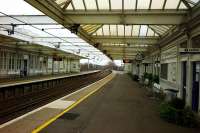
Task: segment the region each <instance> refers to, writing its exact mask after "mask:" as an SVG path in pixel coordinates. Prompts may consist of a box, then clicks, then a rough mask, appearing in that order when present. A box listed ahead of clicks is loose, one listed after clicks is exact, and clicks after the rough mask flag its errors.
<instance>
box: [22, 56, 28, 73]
mask: <svg viewBox="0 0 200 133" xmlns="http://www.w3.org/2000/svg"><path fill="white" fill-rule="evenodd" d="M27 67H28V61H27V60H26V59H25V60H24V72H23V74H24V76H25V77H26V76H27V70H28V69H27Z"/></svg>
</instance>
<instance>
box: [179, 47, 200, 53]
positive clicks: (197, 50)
mask: <svg viewBox="0 0 200 133" xmlns="http://www.w3.org/2000/svg"><path fill="white" fill-rule="evenodd" d="M179 52H180V53H186V54H187V53H191V54H192V53H193V54H195V53H200V48H179Z"/></svg>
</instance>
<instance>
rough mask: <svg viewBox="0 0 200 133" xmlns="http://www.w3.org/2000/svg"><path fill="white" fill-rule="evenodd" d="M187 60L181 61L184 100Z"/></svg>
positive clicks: (183, 96) (184, 96)
mask: <svg viewBox="0 0 200 133" xmlns="http://www.w3.org/2000/svg"><path fill="white" fill-rule="evenodd" d="M186 82H187V62H186V61H184V62H182V85H183V86H182V98H183V100H184V101H185V102H186Z"/></svg>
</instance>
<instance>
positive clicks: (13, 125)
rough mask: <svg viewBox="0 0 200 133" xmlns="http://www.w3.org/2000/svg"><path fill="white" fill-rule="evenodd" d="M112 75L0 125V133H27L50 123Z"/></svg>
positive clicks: (99, 86)
mask: <svg viewBox="0 0 200 133" xmlns="http://www.w3.org/2000/svg"><path fill="white" fill-rule="evenodd" d="M113 77H114V74H110V75H108V76H107V77H105V78H103V79H101V80H99V81H96V82H95V83H92V84H90V85H88V86H86V87H84V88H82V89H80V90H77V91H75V92H73V93H71V94H69V95H66V96H64V97H62V98H60V99H58V100H55V101H53V102H51V103H49V104H47V105H44V106H42V107H40V108H37V109H35V110H33V111H31V112H29V113H27V114H24V115H22V116H20V117H18V118H16V119H13V120H11V121H8V122H6V123H4V124H2V125H0V132H1V133H7V132H9V133H28V132H32V131H34V130H36V129H37V128H38V127H40V125H43V124H44V123H46V122H48V121H52V120H54V119H55V117H57V116H59V115H60V114H62V113H63V112H66V110H69V109H70V108H73V107H74V106H76V105H78V104H79V103H80V102H81V101H83V100H84V99H86V98H87V97H88V96H89V95H91V94H93V93H94V92H96V91H97V90H98V89H100V88H101V87H102V86H103V85H104V84H106V83H107V82H108V81H110V80H111V79H112V78H113Z"/></svg>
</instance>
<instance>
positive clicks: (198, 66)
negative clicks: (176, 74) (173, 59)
mask: <svg viewBox="0 0 200 133" xmlns="http://www.w3.org/2000/svg"><path fill="white" fill-rule="evenodd" d="M199 85H200V62H194V63H193V86H192V109H193V111H198V108H199Z"/></svg>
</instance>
